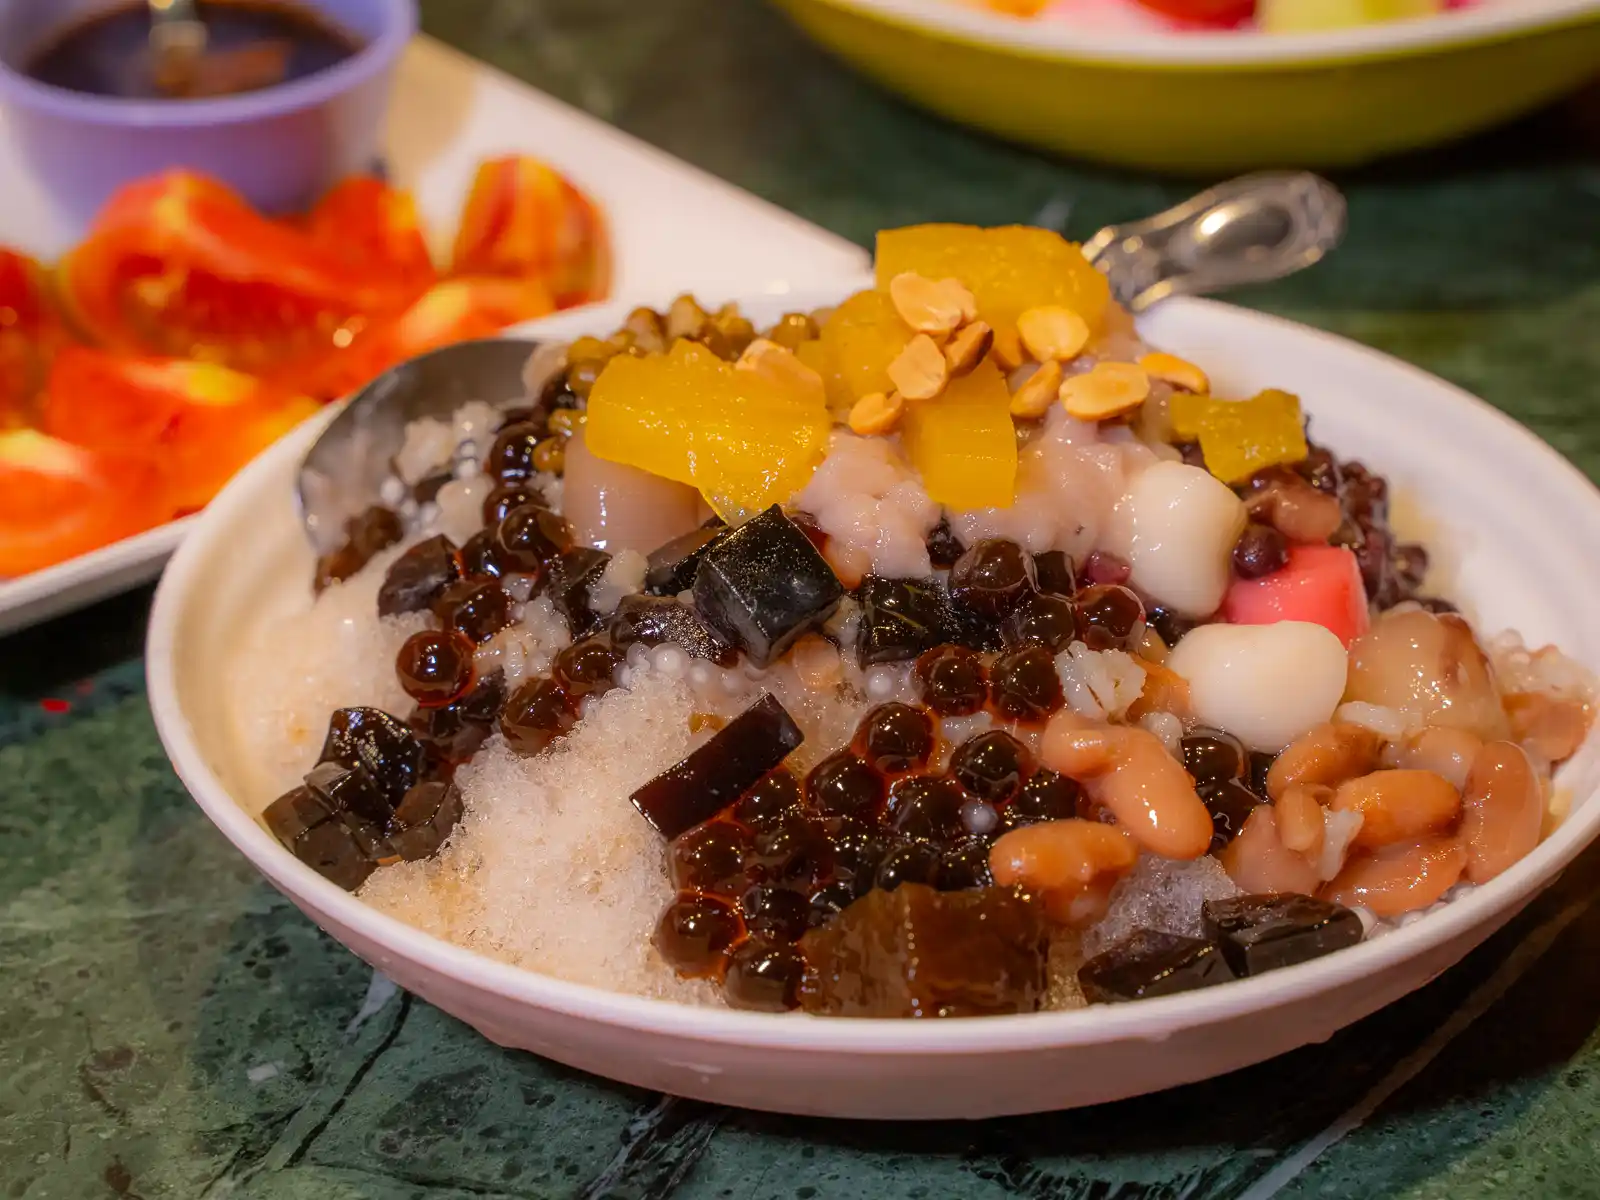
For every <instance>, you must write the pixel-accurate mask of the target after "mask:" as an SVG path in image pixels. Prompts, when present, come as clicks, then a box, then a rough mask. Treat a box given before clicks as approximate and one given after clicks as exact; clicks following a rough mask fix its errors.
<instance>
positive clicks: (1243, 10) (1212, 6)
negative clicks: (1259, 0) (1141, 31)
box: [1138, 0, 1256, 29]
mask: <svg viewBox="0 0 1600 1200" xmlns="http://www.w3.org/2000/svg"><path fill="white" fill-rule="evenodd" d="M1138 2H1139V3H1140V4H1142V5H1144V6H1145V7H1146V8H1148V9H1150V10H1151V11H1152V12H1158V13H1160V14H1161V15H1162V16H1164V17H1171V18H1172V19H1173V20H1175V21H1182V22H1183V23H1184V24H1186V25H1198V26H1203V27H1208V28H1215V29H1232V28H1233V27H1234V26H1236V25H1242V24H1243V23H1244V22H1246V21H1248V20H1249V19H1250V18H1251V17H1253V16H1255V15H1256V0H1138Z"/></svg>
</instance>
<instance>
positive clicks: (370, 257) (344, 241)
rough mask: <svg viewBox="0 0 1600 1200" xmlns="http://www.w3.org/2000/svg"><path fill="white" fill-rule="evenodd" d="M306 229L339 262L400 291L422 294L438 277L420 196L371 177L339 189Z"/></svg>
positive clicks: (323, 202) (316, 211)
mask: <svg viewBox="0 0 1600 1200" xmlns="http://www.w3.org/2000/svg"><path fill="white" fill-rule="evenodd" d="M305 231H306V234H307V236H309V237H310V238H311V240H312V241H313V242H314V243H316V245H318V246H319V247H321V248H322V249H323V250H324V251H326V252H327V253H328V254H330V255H332V256H333V257H334V258H335V259H336V260H337V261H339V262H342V263H346V264H348V265H349V266H350V267H352V268H354V269H355V270H357V271H359V272H363V273H365V274H369V275H371V276H372V277H373V278H374V279H385V280H390V281H392V282H393V285H394V287H395V289H396V290H397V291H402V292H409V293H410V294H411V295H413V296H420V295H421V294H422V293H423V292H425V291H427V290H428V288H429V287H431V286H432V285H433V283H434V282H435V281H436V280H437V279H438V277H439V273H438V271H437V270H435V268H434V265H433V258H432V256H431V255H430V254H429V253H428V239H427V235H426V234H425V232H424V230H423V228H422V218H421V217H420V216H419V215H418V213H417V202H416V198H415V197H413V196H412V195H411V193H410V192H406V191H402V190H400V189H399V188H392V187H390V186H389V185H388V184H386V183H384V182H383V180H381V179H376V178H374V177H372V176H370V175H357V176H353V177H352V178H350V179H346V180H345V181H344V182H343V183H340V184H338V185H336V186H335V187H334V189H333V190H332V191H330V192H329V193H328V194H327V195H326V196H324V197H323V198H322V199H321V200H320V201H318V202H317V206H316V207H315V208H314V209H312V210H311V212H310V213H309V214H308V215H307V217H306V221H305Z"/></svg>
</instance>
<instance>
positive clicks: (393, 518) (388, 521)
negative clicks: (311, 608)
mask: <svg viewBox="0 0 1600 1200" xmlns="http://www.w3.org/2000/svg"><path fill="white" fill-rule="evenodd" d="M405 532H406V531H405V526H404V525H403V524H402V523H401V521H400V516H399V514H398V513H396V512H394V510H392V509H388V508H384V507H383V506H381V505H376V504H375V505H373V506H372V507H371V508H369V509H367V510H366V511H365V512H362V513H359V514H358V515H356V516H354V517H351V518H350V519H349V520H348V521H346V522H345V523H344V533H345V541H344V545H342V546H340V547H339V548H338V549H336V550H332V551H330V552H329V553H327V554H324V555H323V556H322V557H321V558H319V559H318V560H317V569H316V574H315V576H314V578H313V581H312V586H313V588H314V589H315V590H316V591H318V592H321V591H322V590H323V589H324V588H326V587H327V586H328V585H329V584H332V583H338V582H340V581H341V580H345V579H349V578H350V576H352V575H354V574H355V573H356V572H357V571H359V570H361V568H362V567H364V566H366V565H367V564H368V563H369V562H371V561H372V558H373V556H374V555H376V554H378V553H380V552H381V551H384V550H387V549H388V548H389V547H390V546H392V545H394V544H395V543H396V542H398V541H399V540H400V539H401V538H403V537H404V536H405Z"/></svg>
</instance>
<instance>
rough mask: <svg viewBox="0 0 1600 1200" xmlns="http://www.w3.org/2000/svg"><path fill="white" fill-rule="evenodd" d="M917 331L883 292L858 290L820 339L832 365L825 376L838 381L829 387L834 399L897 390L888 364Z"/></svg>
mask: <svg viewBox="0 0 1600 1200" xmlns="http://www.w3.org/2000/svg"><path fill="white" fill-rule="evenodd" d="M914 336H915V334H914V332H913V330H912V328H911V327H910V326H909V325H907V324H906V323H905V322H904V321H902V320H901V319H900V315H899V314H898V313H896V312H895V310H894V304H893V302H891V301H890V299H889V297H888V295H887V294H886V293H884V292H875V291H871V290H868V291H864V292H857V293H856V294H855V295H853V296H851V297H850V298H849V299H847V300H845V302H844V303H843V304H841V305H839V307H838V308H836V309H834V310H833V312H832V314H831V315H830V316H829V317H828V320H827V321H826V323H824V325H823V326H822V339H821V340H822V348H823V352H824V353H825V354H826V355H827V360H828V362H829V364H830V367H831V370H829V371H824V372H822V377H823V379H824V380H827V379H829V378H830V376H831V377H832V379H833V381H834V382H833V384H832V385H831V386H830V389H829V390H830V392H832V393H834V395H835V397H836V399H835V401H834V402H835V404H836V405H837V403H838V402H839V401H840V400H842V399H843V398H844V397H845V396H846V395H848V398H849V402H850V403H853V402H855V401H856V400H859V399H861V397H862V396H869V395H871V394H872V393H873V392H887V391H890V390H891V389H893V387H894V384H893V383H892V382H890V380H889V364H890V363H892V362H893V361H894V360H895V359H896V358H898V357H899V355H900V352H901V351H902V350H904V349H905V348H906V343H908V342H909V341H910V340H911V339H912V337H914Z"/></svg>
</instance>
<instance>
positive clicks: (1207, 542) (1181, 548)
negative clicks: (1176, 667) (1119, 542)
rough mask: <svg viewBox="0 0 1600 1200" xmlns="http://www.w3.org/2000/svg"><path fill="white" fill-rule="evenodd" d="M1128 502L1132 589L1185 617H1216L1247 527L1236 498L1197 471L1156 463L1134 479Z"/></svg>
mask: <svg viewBox="0 0 1600 1200" xmlns="http://www.w3.org/2000/svg"><path fill="white" fill-rule="evenodd" d="M1126 503H1127V506H1128V520H1129V527H1130V531H1131V535H1130V538H1129V547H1128V560H1129V565H1130V566H1131V568H1132V574H1131V576H1130V579H1131V581H1132V583H1133V584H1134V586H1136V587H1137V588H1139V590H1140V591H1142V592H1144V593H1145V594H1146V595H1148V596H1150V597H1151V598H1152V599H1154V600H1155V601H1156V602H1157V603H1158V604H1161V605H1164V606H1166V607H1168V608H1171V609H1173V610H1174V611H1176V612H1178V613H1180V614H1182V615H1184V616H1189V617H1205V616H1209V615H1210V614H1211V613H1213V612H1215V611H1216V610H1217V608H1218V607H1219V606H1220V605H1221V604H1222V597H1223V593H1224V592H1226V591H1227V588H1228V582H1229V578H1230V570H1229V568H1230V564H1231V562H1232V556H1233V547H1234V544H1235V543H1236V542H1237V541H1238V539H1239V534H1240V532H1241V531H1242V530H1243V529H1244V526H1245V519H1246V518H1245V509H1244V504H1243V502H1242V501H1241V500H1240V499H1239V497H1237V496H1236V495H1234V494H1233V490H1232V489H1231V488H1229V487H1228V486H1227V485H1226V484H1224V483H1222V482H1221V481H1220V480H1218V479H1217V478H1215V477H1214V476H1212V475H1211V474H1209V473H1208V472H1206V471H1202V470H1200V469H1199V468H1198V467H1190V466H1186V465H1184V464H1182V463H1173V462H1162V463H1157V464H1155V465H1154V466H1152V467H1150V468H1149V469H1148V470H1146V471H1144V472H1143V473H1142V474H1140V475H1139V477H1138V478H1137V479H1135V480H1134V481H1133V483H1132V484H1131V485H1130V486H1129V488H1128V492H1127V496H1126Z"/></svg>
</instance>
